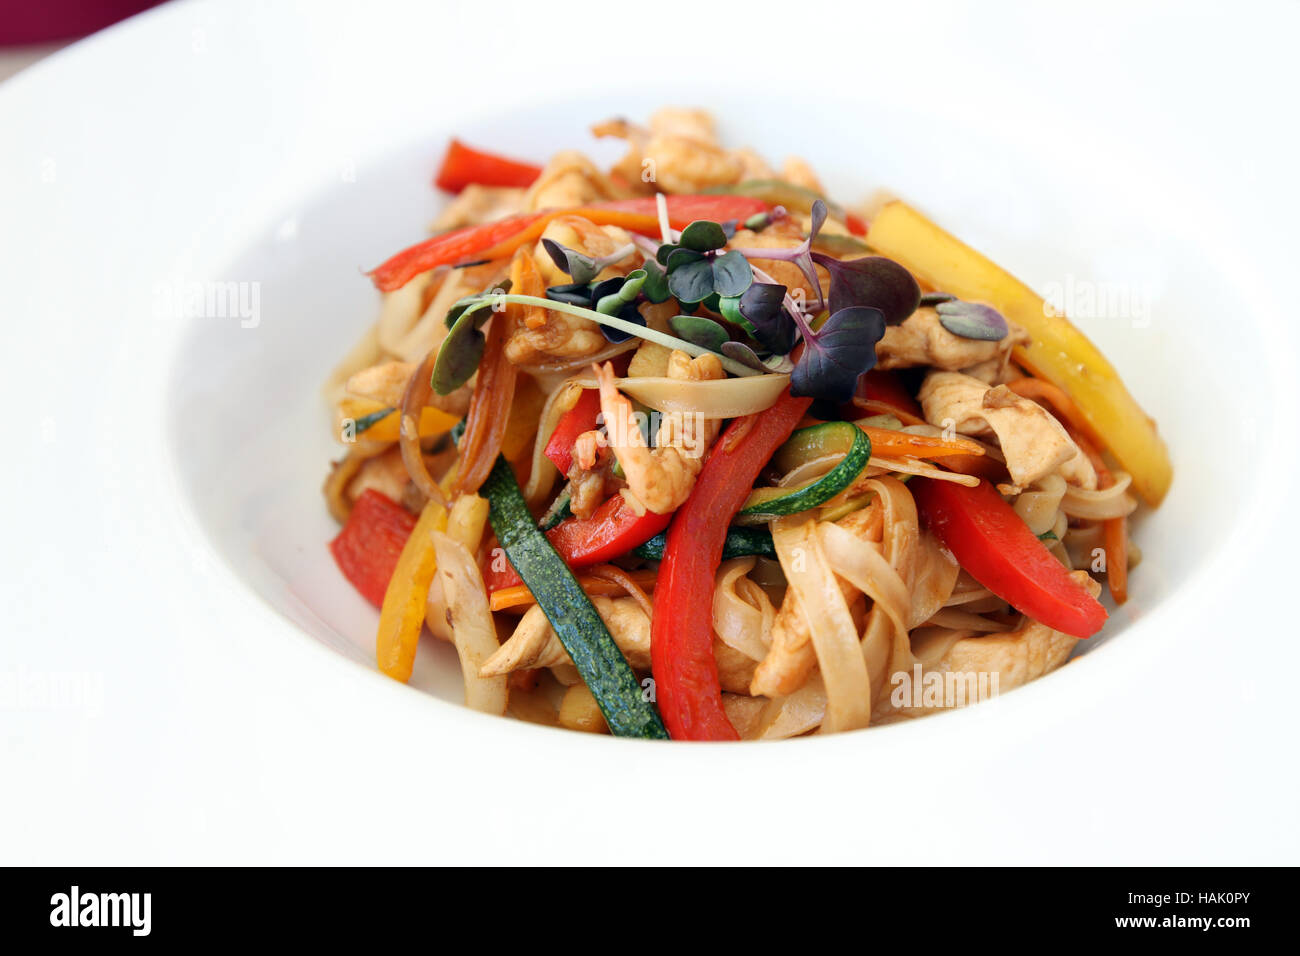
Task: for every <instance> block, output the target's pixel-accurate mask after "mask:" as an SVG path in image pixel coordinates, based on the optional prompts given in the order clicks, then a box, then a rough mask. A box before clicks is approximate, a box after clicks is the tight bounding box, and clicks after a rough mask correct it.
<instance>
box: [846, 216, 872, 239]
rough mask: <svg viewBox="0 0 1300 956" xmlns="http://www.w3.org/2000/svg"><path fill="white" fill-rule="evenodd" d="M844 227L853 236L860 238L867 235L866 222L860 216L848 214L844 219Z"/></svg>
mask: <svg viewBox="0 0 1300 956" xmlns="http://www.w3.org/2000/svg"><path fill="white" fill-rule="evenodd" d="M844 226H845V228H846V229H848V230H849V232H850V233H852V234H853V235H855V236H858V237H859V238H861V237H862V236H865V235H866V234H867V222H866V220H865V219H863V218H862V217H861V216H858V215H855V214H854V213H848V214H847V215H845V217H844Z"/></svg>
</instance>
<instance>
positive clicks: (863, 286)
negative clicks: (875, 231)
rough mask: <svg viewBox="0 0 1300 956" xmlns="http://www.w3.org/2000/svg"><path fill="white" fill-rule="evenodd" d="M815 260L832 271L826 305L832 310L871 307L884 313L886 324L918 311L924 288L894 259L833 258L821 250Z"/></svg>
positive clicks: (815, 253) (878, 257) (873, 257)
mask: <svg viewBox="0 0 1300 956" xmlns="http://www.w3.org/2000/svg"><path fill="white" fill-rule="evenodd" d="M812 259H813V261H814V262H816V263H817V264H818V265H819V266H822V267H823V268H824V269H826V271H827V272H829V273H830V274H831V292H830V297H829V300H828V302H827V305H829V306H830V310H831V311H832V312H838V311H840V310H841V309H848V308H852V307H854V306H869V307H870V308H873V309H879V310H880V311H881V312H883V313H884V315H885V322H886V323H887V324H889V325H897V324H898V323H900V322H902V321H903V320H904V319H906V318H907V317H908V316H909V315H911V314H912V313H913V312H915V311H916V306H917V303H918V302H919V301H920V299H921V287H920V286H919V285H917V284H916V279H914V278H912V273H910V272H908V271H907V270H906V269H904V268H903V267H902V266H900V265H899V264H898V263H897V262H895V261H894V260H893V259H886V258H885V257H884V256H864V257H863V258H861V259H834V258H832V257H831V256H828V255H825V254H823V253H820V252H814V253H812Z"/></svg>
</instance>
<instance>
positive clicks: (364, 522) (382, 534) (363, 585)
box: [330, 488, 416, 607]
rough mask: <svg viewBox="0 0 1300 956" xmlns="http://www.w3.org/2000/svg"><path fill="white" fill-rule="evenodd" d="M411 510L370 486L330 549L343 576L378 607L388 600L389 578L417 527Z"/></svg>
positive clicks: (360, 497)
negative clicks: (385, 593)
mask: <svg viewBox="0 0 1300 956" xmlns="http://www.w3.org/2000/svg"><path fill="white" fill-rule="evenodd" d="M415 520H416V519H415V515H413V514H411V513H410V512H409V511H407V510H406V509H405V508H403V507H402V506H401V505H399V504H398V503H397V502H395V501H393V499H391V498H389V497H388V496H387V495H385V494H382V493H381V492H378V491H376V490H375V489H374V488H367V489H366V490H365V491H363V492H362V493H361V495H360V496H359V497H358V498H357V501H356V504H354V505H353V506H352V514H350V515H348V520H347V523H346V524H344V525H343V530H342V531H340V532H339V533H338V535H337V536H336V537H335V538H334V540H333V541H331V542H330V552H331V553H332V554H333V555H334V561H335V563H336V564H338V566H339V570H340V571H342V572H343V576H344V577H345V578H347V579H348V580H349V581H351V582H352V586H353V587H354V588H356V589H357V590H358V591H359V592H361V596H362V597H363V598H365V599H366V600H367V601H369V602H370V603H371V604H373V605H374V606H375V607H382V606H383V604H384V592H385V591H387V590H388V581H389V579H390V578H391V577H392V576H393V569H394V568H396V567H397V559H398V558H400V557H401V556H402V547H403V546H404V545H405V544H406V539H407V538H409V537H410V536H411V529H413V528H414V527H415Z"/></svg>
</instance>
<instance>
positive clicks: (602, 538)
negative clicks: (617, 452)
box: [484, 495, 725, 594]
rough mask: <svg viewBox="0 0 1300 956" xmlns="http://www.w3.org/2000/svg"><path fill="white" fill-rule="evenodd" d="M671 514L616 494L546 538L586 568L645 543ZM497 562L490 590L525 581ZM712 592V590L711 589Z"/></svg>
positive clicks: (488, 580) (487, 580) (488, 579)
mask: <svg viewBox="0 0 1300 956" xmlns="http://www.w3.org/2000/svg"><path fill="white" fill-rule="evenodd" d="M672 518H673V516H672V515H671V514H666V515H660V514H655V513H654V512H653V511H647V512H646V513H645V514H643V515H639V514H637V513H636V512H635V511H633V510H632V506H631V505H629V504H628V503H627V500H626V499H625V498H624V497H623V496H622V495H614V496H613V497H612V498H610V499H609V500H608V501H606V502H605V503H604V504H603V505H601V506H600V507H599V508H597V509H596V511H595V512H594V513H593V514H592V516H591V517H590V518H566V519H565V520H563V521H561V522H560V523H559V524H557V525H556V526H555V527H554V528H552V529H551V530H550V531H547V532H546V538H547V540H548V541H550V542H551V544H552V545H553V546H554V547H555V550H556V551H557V552H559V555H560V557H561V558H563V559H564V563H565V564H567V565H568V566H569V567H570V568H575V569H576V568H586V567H590V566H591V565H593V564H603V563H604V562H606V561H609V560H610V559H611V558H617V557H618V556H619V555H622V554H627V553H628V552H629V551H631V550H632V549H633V548H635V547H637V545H642V544H645V543H646V542H647V541H649V540H650V539H651V538H653V537H654V536H655V535H657V534H658V533H659V532H660V531H663V530H664V528H666V527H668V522H669V521H671V520H672ZM724 530H725V528H724ZM497 564H498V562H495V561H491V562H489V564H488V570H487V573H486V574H485V575H484V586H485V587H486V588H487V590H488V593H489V594H491V593H492V592H494V591H498V590H500V589H501V588H509V587H514V586H515V585H517V584H521V583H522V582H521V581H520V579H519V575H518V574H516V573H515V569H514V568H512V567H511V566H510V565H509V564H506V565H505V567H504V568H500V569H498V568H497ZM710 588H712V585H710ZM709 593H710V594H712V593H713V592H712V590H710V592H709Z"/></svg>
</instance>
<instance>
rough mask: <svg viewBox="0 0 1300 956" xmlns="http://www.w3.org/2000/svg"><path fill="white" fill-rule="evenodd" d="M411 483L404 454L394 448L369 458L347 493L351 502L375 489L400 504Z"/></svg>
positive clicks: (359, 470)
mask: <svg viewBox="0 0 1300 956" xmlns="http://www.w3.org/2000/svg"><path fill="white" fill-rule="evenodd" d="M410 481H411V476H410V475H409V474H408V473H407V471H406V465H405V464H403V462H402V453H401V452H400V451H399V450H398V449H397V447H396V446H393V447H392V448H389V449H388V450H387V451H386V452H384V453H383V454H382V455H376V456H375V457H374V458H368V459H367V460H366V462H365V464H363V465H362V466H361V467H360V469H358V471H357V474H356V476H355V477H354V478H353V479H352V480H351V481H349V482H348V485H347V490H346V493H347V496H348V498H349V500H351V501H356V500H357V498H358V497H360V495H361V493H362V492H363V491H365V490H366V489H367V488H373V489H375V490H376V491H378V492H380V493H382V494H384V495H386V496H388V497H389V498H391V499H392V500H393V501H398V502H400V501H401V500H402V496H403V494H404V493H405V491H406V486H407V484H409V483H410Z"/></svg>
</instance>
